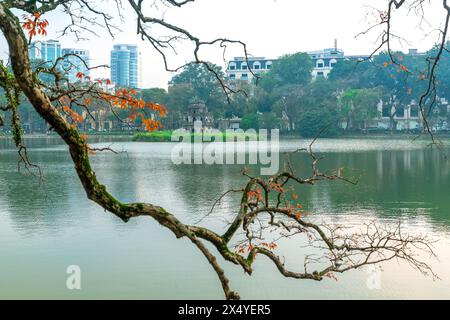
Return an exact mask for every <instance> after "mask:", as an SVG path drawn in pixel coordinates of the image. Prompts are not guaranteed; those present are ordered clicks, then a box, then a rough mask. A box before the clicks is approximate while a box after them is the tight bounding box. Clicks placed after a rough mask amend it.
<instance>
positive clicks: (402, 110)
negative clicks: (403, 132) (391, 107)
mask: <svg viewBox="0 0 450 320" xmlns="http://www.w3.org/2000/svg"><path fill="white" fill-rule="evenodd" d="M395 115H396V116H397V117H398V118H404V117H405V108H403V107H398V108H397V110H396V111H395Z"/></svg>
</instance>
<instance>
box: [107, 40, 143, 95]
mask: <svg viewBox="0 0 450 320" xmlns="http://www.w3.org/2000/svg"><path fill="white" fill-rule="evenodd" d="M139 67H140V53H139V50H138V47H137V46H134V45H128V44H119V45H115V46H114V49H113V50H112V51H111V81H112V82H113V83H114V84H115V85H117V86H120V87H124V88H139V87H140V70H139Z"/></svg>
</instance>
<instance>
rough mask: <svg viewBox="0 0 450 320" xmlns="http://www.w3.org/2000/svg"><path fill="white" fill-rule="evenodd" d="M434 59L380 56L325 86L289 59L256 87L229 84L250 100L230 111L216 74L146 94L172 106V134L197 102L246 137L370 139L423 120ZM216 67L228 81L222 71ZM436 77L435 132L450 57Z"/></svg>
mask: <svg viewBox="0 0 450 320" xmlns="http://www.w3.org/2000/svg"><path fill="white" fill-rule="evenodd" d="M435 55H436V51H435V49H432V50H430V51H429V52H427V53H426V54H404V53H402V52H396V53H394V54H392V56H391V55H389V54H387V53H382V54H379V55H376V56H374V57H372V59H370V60H366V61H355V60H342V61H340V62H338V63H337V64H336V65H335V66H334V68H333V70H332V72H331V74H330V75H329V77H328V78H327V79H324V78H317V79H312V69H313V62H312V61H311V59H310V57H309V55H307V54H305V53H296V54H292V55H286V56H283V57H281V58H280V59H279V60H277V61H276V62H275V63H274V64H273V66H272V68H271V70H270V71H269V72H267V73H265V74H262V75H260V78H259V79H257V80H255V81H254V82H253V83H252V84H247V83H244V82H241V83H239V82H232V83H230V85H231V86H234V89H236V90H238V89H239V90H242V91H244V92H245V93H246V94H242V93H238V94H233V95H232V96H231V102H230V103H228V102H227V99H226V96H225V94H224V92H223V89H222V88H221V86H220V84H219V83H218V81H217V79H216V77H215V76H214V74H212V73H210V72H208V70H207V69H206V67H205V66H203V65H197V64H192V65H189V66H188V67H186V68H185V69H184V70H183V72H181V73H180V74H179V75H176V76H175V77H174V78H173V80H172V83H171V86H170V88H169V90H168V92H166V91H165V90H162V89H148V90H143V91H142V94H143V95H144V98H146V99H154V100H155V102H158V103H162V104H165V105H167V106H168V108H169V116H168V118H167V119H165V125H166V127H167V128H170V129H174V128H177V127H179V126H180V124H181V122H182V118H183V116H184V114H185V113H186V110H187V107H188V105H189V102H190V101H191V99H193V97H196V98H199V99H201V100H202V101H204V102H205V103H206V105H207V107H208V109H209V111H210V112H212V113H213V114H214V117H215V119H220V118H231V117H233V116H237V117H240V118H242V123H241V127H242V128H243V129H249V128H255V129H258V128H265V129H272V128H278V129H281V130H282V132H285V133H288V132H289V133H292V134H300V135H302V136H305V137H310V136H314V135H316V134H317V133H318V132H319V131H320V130H321V129H322V128H324V127H327V128H328V129H327V133H326V134H327V135H330V136H332V135H338V134H343V133H345V132H361V131H362V132H367V130H369V129H370V128H377V122H378V119H381V118H383V119H384V120H385V122H386V121H387V123H388V127H387V128H386V129H387V130H391V131H394V130H397V124H398V122H399V121H401V119H402V118H403V115H405V114H406V113H405V112H406V111H407V110H408V109H410V110H409V111H410V112H409V114H410V115H411V116H412V117H416V118H417V119H418V117H419V108H418V105H417V102H418V100H419V97H420V96H421V95H422V94H423V93H424V92H425V91H426V88H427V86H428V72H429V71H428V69H429V65H428V62H427V60H429V59H431V58H432V57H434V56H435ZM392 60H394V63H393V62H392ZM211 66H213V68H214V70H215V71H216V72H217V74H218V75H219V76H221V77H225V74H224V72H223V70H222V69H221V68H220V67H219V66H216V65H212V64H211ZM436 74H437V79H436V96H437V97H439V99H436V101H434V102H433V103H431V108H430V110H427V111H426V112H427V116H428V117H429V119H430V123H431V124H432V125H438V122H442V123H444V124H445V123H447V124H448V123H449V122H450V113H449V112H448V106H447V104H446V103H445V101H449V100H450V90H449V88H450V53H449V52H448V51H446V52H444V54H443V56H442V57H441V61H440V64H439V66H438V70H437V73H436ZM380 102H381V103H382V107H381V108H379V105H380ZM417 122H419V123H420V120H417ZM440 127H442V125H440Z"/></svg>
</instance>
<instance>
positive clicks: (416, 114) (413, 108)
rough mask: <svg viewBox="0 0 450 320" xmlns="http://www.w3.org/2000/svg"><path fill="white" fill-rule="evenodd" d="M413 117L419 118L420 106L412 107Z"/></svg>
mask: <svg viewBox="0 0 450 320" xmlns="http://www.w3.org/2000/svg"><path fill="white" fill-rule="evenodd" d="M411 117H412V118H418V117H419V107H417V106H413V107H411Z"/></svg>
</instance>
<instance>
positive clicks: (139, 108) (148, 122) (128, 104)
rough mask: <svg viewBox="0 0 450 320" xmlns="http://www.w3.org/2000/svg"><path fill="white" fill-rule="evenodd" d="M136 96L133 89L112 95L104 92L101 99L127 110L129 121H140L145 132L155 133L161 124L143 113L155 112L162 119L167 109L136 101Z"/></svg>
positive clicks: (151, 103) (155, 104) (158, 105)
mask: <svg viewBox="0 0 450 320" xmlns="http://www.w3.org/2000/svg"><path fill="white" fill-rule="evenodd" d="M136 94H137V92H136V90H135V89H119V90H117V91H116V93H115V94H114V95H112V94H109V93H106V92H104V93H103V95H102V98H103V99H104V100H105V101H108V102H109V103H111V105H112V106H114V107H119V108H120V109H122V110H129V112H130V114H129V116H128V118H129V119H130V120H131V121H135V120H137V119H140V120H141V121H142V125H143V126H144V127H145V129H146V130H147V131H156V130H158V129H160V128H162V124H161V122H160V121H159V120H154V119H153V118H152V117H151V116H147V115H146V113H145V111H151V112H156V113H158V115H159V116H160V117H162V118H163V117H165V116H166V114H167V109H166V108H165V107H164V106H162V105H160V104H157V103H153V102H145V101H144V100H143V99H138V98H136V97H135V96H136Z"/></svg>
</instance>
